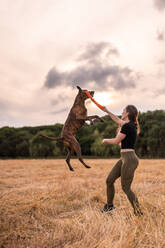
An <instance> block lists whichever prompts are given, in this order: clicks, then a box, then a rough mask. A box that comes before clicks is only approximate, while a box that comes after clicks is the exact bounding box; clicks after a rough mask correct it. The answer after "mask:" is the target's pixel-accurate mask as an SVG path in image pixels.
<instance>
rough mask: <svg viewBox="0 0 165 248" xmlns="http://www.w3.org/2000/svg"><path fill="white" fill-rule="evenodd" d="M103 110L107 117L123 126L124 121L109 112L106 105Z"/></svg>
mask: <svg viewBox="0 0 165 248" xmlns="http://www.w3.org/2000/svg"><path fill="white" fill-rule="evenodd" d="M103 111H104V112H106V113H107V114H108V115H109V117H110V118H111V119H112V120H113V121H114V122H115V123H116V124H117V125H119V126H123V125H124V124H125V123H126V122H125V121H123V120H121V119H120V118H119V117H118V116H117V115H114V114H113V113H111V112H110V111H109V110H108V109H107V108H106V107H105V108H104V109H103Z"/></svg>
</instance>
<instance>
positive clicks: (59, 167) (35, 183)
mask: <svg viewBox="0 0 165 248" xmlns="http://www.w3.org/2000/svg"><path fill="white" fill-rule="evenodd" d="M85 161H86V162H87V164H89V165H91V166H92V168H91V169H86V168H84V167H83V166H82V165H81V163H80V162H79V161H78V160H77V159H73V160H71V162H72V165H73V167H74V168H75V172H70V171H69V170H68V168H67V165H66V163H65V160H63V159H57V160H53V159H52V160H0V248H7V247H8V248H20V247H24V248H25V247H26V248H34V247H35V248H56V247H61V248H63V247H65V248H80V247H81V248H96V247H97V248H111V247H112V248H135V247H138V248H139V247H140V248H143V247H146V248H164V247H165V160H140V164H139V167H138V169H137V170H136V173H135V178H134V182H133V185H132V189H133V190H134V191H135V192H136V194H137V195H138V197H139V201H140V203H141V205H142V208H143V211H144V213H145V215H144V216H143V217H135V216H134V215H133V213H132V209H131V206H130V204H129V202H128V200H127V198H126V196H125V194H124V193H123V191H122V189H121V185H120V179H118V180H117V181H116V183H115V188H116V195H115V201H114V203H115V206H116V211H114V212H113V213H112V214H102V213H101V212H100V209H102V208H103V205H104V203H105V201H106V185H105V180H106V176H107V175H108V173H109V171H110V169H111V168H112V166H113V165H114V163H115V162H116V159H97V160H96V159H86V160H85Z"/></svg>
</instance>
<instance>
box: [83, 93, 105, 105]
mask: <svg viewBox="0 0 165 248" xmlns="http://www.w3.org/2000/svg"><path fill="white" fill-rule="evenodd" d="M85 93H86V94H87V96H88V97H89V98H90V99H91V100H92V101H93V102H94V103H95V104H96V105H97V106H98V107H99V108H100V109H101V110H103V109H104V108H105V106H102V105H100V104H99V103H98V102H96V101H95V99H94V98H93V97H92V96H91V95H90V93H89V91H88V90H86V92H85Z"/></svg>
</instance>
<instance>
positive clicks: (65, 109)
mask: <svg viewBox="0 0 165 248" xmlns="http://www.w3.org/2000/svg"><path fill="white" fill-rule="evenodd" d="M66 111H68V108H63V109H60V110H57V111H52V112H50V113H51V114H52V115H56V114H60V113H63V112H66Z"/></svg>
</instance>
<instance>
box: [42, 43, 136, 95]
mask: <svg viewBox="0 0 165 248" xmlns="http://www.w3.org/2000/svg"><path fill="white" fill-rule="evenodd" d="M113 56H115V57H116V56H119V51H118V50H117V49H116V48H115V47H113V46H112V45H111V44H110V43H107V42H100V43H91V44H88V46H87V47H86V49H85V51H83V52H81V54H80V55H79V56H78V58H77V59H76V62H77V66H76V67H75V68H74V69H71V70H70V71H60V70H58V69H57V68H56V67H53V68H51V69H50V70H49V72H48V74H47V76H46V80H45V83H44V87H45V88H49V89H51V88H56V87H57V86H60V85H63V86H65V85H66V86H68V85H69V86H76V85H77V84H78V85H80V86H81V87H82V88H83V87H85V88H88V87H90V85H91V83H92V87H93V88H94V89H97V90H100V91H102V90H104V91H105V90H106V89H108V88H113V89H115V90H121V89H128V88H135V87H136V80H137V78H138V76H137V74H136V73H135V72H134V71H133V70H131V69H130V68H128V67H121V66H119V65H115V64H114V62H113V59H112V58H113Z"/></svg>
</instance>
